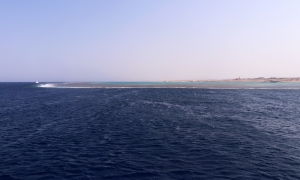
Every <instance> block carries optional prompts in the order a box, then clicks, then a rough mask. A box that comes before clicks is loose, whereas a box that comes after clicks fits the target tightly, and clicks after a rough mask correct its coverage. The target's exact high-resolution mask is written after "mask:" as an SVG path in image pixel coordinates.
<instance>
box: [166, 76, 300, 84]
mask: <svg viewBox="0 0 300 180" xmlns="http://www.w3.org/2000/svg"><path fill="white" fill-rule="evenodd" d="M164 82H266V83H278V82H300V77H289V78H276V77H270V78H264V77H258V78H235V79H221V80H171V81H164Z"/></svg>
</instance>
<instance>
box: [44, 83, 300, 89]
mask: <svg viewBox="0 0 300 180" xmlns="http://www.w3.org/2000/svg"><path fill="white" fill-rule="evenodd" d="M39 87H44V88H71V89H82V88H84V89H95V88H100V89H137V88H138V89H147V88H148V89H152V88H153V89H229V90H230V89H261V90H263V89H266V90H270V89H275V90H300V88H280V87H279V88H263V87H251V88H250V87H248V88H229V87H228V88H219V87H126V86H124V87H76V86H75V87H62V86H61V87H59V86H55V84H41V85H39Z"/></svg>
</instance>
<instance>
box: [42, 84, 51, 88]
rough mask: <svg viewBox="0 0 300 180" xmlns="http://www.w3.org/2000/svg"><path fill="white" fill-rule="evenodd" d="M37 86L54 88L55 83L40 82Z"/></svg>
mask: <svg viewBox="0 0 300 180" xmlns="http://www.w3.org/2000/svg"><path fill="white" fill-rule="evenodd" d="M38 87H42V88H54V87H55V84H40V85H38Z"/></svg>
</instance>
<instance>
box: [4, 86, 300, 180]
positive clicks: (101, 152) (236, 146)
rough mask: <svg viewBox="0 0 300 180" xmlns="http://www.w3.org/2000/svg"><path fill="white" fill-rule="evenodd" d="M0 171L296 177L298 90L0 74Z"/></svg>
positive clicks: (299, 169)
mask: <svg viewBox="0 0 300 180" xmlns="http://www.w3.org/2000/svg"><path fill="white" fill-rule="evenodd" d="M0 179H28V180H31V179H95V180H96V179H237V180H239V179H291V180H292V179H295V180H296V179H297V180H299V179H300V90H288V89H273V90H272V89H263V90H262V89H260V90H259V89H195V88H194V89H189V88H186V89H182V88H181V89H176V88H123V89H121V88H113V89H105V88H94V89H66V88H39V87H37V86H36V85H34V84H32V83H0Z"/></svg>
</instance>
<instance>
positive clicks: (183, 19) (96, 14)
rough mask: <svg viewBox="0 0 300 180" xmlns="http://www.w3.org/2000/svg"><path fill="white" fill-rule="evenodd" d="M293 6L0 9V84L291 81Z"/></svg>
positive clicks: (91, 1) (106, 1)
mask: <svg viewBox="0 0 300 180" xmlns="http://www.w3.org/2000/svg"><path fill="white" fill-rule="evenodd" d="M299 32H300V1H299V0H243V1H241V0H226V1H224V0H63V1H61V0H43V1H40V0H28V1H6V0H0V81H1V82H8V81H9V82H31V81H33V82H34V81H43V82H46V81H52V82H53V81H54V82H57V81H62V82H65V81H89V82H91V81H93V82H94V81H98V82H100V81H164V80H203V79H233V78H236V77H239V76H240V77H241V78H254V77H300V33H299Z"/></svg>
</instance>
